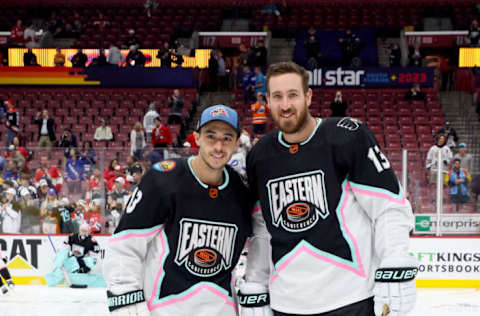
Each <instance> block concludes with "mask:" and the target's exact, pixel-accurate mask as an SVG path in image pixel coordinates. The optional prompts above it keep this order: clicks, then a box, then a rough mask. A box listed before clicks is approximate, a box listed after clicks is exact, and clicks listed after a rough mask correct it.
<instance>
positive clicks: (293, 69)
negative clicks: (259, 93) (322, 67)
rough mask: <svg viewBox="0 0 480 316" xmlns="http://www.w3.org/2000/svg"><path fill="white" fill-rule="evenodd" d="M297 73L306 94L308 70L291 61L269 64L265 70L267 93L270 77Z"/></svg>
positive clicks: (268, 91)
mask: <svg viewBox="0 0 480 316" xmlns="http://www.w3.org/2000/svg"><path fill="white" fill-rule="evenodd" d="M290 73H294V74H298V75H299V76H300V77H301V78H302V86H303V92H304V93H305V94H307V91H308V79H309V75H308V72H307V71H306V70H305V68H303V67H302V66H299V65H297V64H296V63H294V62H293V61H282V62H279V63H276V64H271V65H270V67H268V71H267V93H269V94H270V78H272V77H275V76H280V75H284V74H290Z"/></svg>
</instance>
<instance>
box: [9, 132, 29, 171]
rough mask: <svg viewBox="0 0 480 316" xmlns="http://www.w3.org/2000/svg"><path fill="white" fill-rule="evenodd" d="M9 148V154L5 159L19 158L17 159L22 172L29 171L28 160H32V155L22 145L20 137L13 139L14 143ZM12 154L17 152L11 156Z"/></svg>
mask: <svg viewBox="0 0 480 316" xmlns="http://www.w3.org/2000/svg"><path fill="white" fill-rule="evenodd" d="M8 148H9V152H8V153H7V155H6V156H5V157H6V158H10V157H15V156H19V157H18V158H17V159H16V161H17V165H18V166H19V168H20V169H21V170H28V163H27V162H28V159H29V158H30V153H29V152H28V151H27V149H26V148H25V147H24V146H21V145H20V140H19V139H18V137H14V138H13V140H12V143H11V144H10V146H9V147H8ZM12 152H15V154H14V155H12V156H10V155H9V154H11V153H12Z"/></svg>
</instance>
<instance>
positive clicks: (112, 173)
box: [103, 159, 122, 183]
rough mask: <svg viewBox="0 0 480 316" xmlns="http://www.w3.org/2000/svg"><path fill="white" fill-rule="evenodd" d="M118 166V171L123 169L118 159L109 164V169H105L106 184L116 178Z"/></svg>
mask: <svg viewBox="0 0 480 316" xmlns="http://www.w3.org/2000/svg"><path fill="white" fill-rule="evenodd" d="M117 166H118V170H121V169H122V167H121V166H120V165H119V164H118V160H117V159H112V160H110V163H109V164H108V168H107V169H105V171H104V172H103V179H104V180H105V183H106V182H108V181H110V179H112V178H113V177H115V168H117Z"/></svg>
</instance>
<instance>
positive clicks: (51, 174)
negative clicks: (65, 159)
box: [34, 156, 63, 192]
mask: <svg viewBox="0 0 480 316" xmlns="http://www.w3.org/2000/svg"><path fill="white" fill-rule="evenodd" d="M34 180H35V185H36V186H37V187H38V188H40V187H41V186H42V184H46V185H47V187H48V186H51V187H52V188H55V190H56V191H57V192H61V191H62V184H63V177H62V173H61V172H60V170H59V169H58V168H57V166H55V165H51V164H50V162H49V159H48V157H47V156H41V157H40V167H39V168H38V169H37V170H35V177H34ZM42 180H43V181H44V182H42Z"/></svg>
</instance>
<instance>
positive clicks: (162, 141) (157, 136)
mask: <svg viewBox="0 0 480 316" xmlns="http://www.w3.org/2000/svg"><path fill="white" fill-rule="evenodd" d="M171 146H172V132H171V130H170V128H169V127H168V126H166V125H163V124H162V121H161V119H160V117H159V116H157V117H156V118H155V128H154V129H153V130H152V147H154V148H159V147H171Z"/></svg>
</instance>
